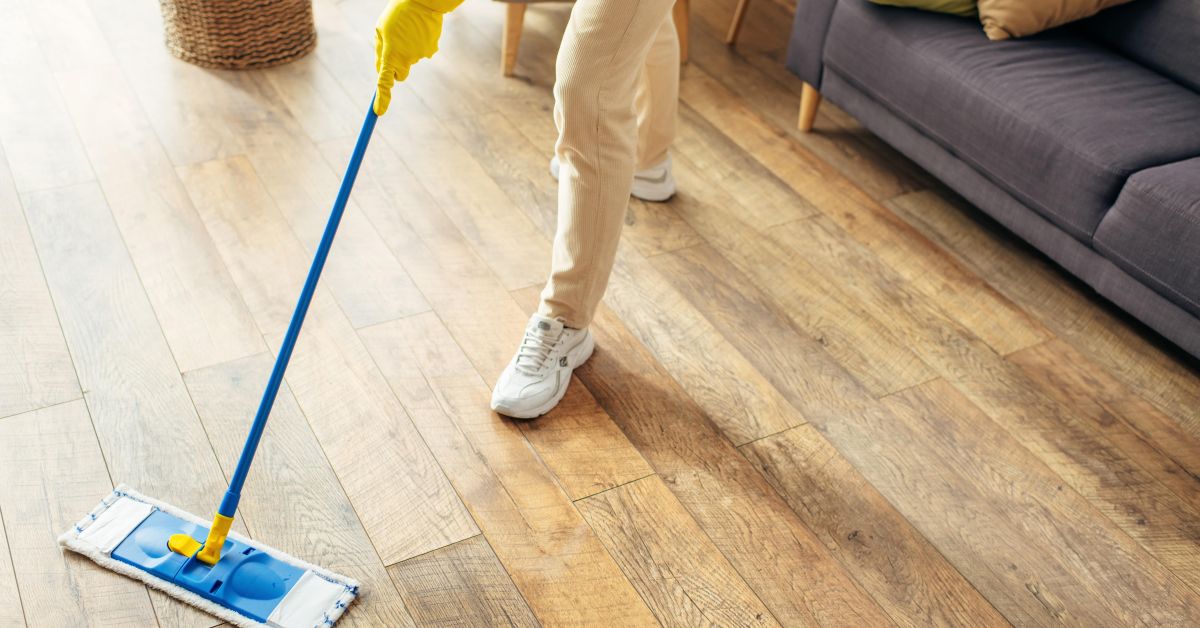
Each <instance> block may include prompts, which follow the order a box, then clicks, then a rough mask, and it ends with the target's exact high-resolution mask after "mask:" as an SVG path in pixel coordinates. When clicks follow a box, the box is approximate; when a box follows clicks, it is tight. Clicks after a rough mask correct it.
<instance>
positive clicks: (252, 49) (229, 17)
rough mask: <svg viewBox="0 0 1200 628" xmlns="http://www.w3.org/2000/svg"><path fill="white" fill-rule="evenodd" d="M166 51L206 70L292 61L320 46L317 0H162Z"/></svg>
mask: <svg viewBox="0 0 1200 628" xmlns="http://www.w3.org/2000/svg"><path fill="white" fill-rule="evenodd" d="M159 4H160V5H161V6H162V14H163V28H164V31H165V35H166V43H167V49H168V50H170V51H171V54H173V55H175V56H176V57H179V58H180V59H183V60H184V61H187V62H188V63H194V64H196V65H199V66H202V67H206V68H224V69H230V70H249V69H252V68H265V67H270V66H273V65H279V64H281V63H287V62H289V61H293V60H295V59H298V58H300V57H303V56H304V55H306V54H308V53H309V51H311V50H312V49H313V48H314V47H315V46H316V45H317V29H316V27H315V25H314V24H313V12H312V0H159Z"/></svg>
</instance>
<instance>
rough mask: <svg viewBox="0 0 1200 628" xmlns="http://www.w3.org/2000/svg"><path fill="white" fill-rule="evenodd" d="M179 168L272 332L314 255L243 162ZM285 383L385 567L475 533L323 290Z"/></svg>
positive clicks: (274, 341)
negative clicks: (259, 196) (263, 199)
mask: <svg viewBox="0 0 1200 628" xmlns="http://www.w3.org/2000/svg"><path fill="white" fill-rule="evenodd" d="M181 173H182V176H183V180H184V184H185V186H186V187H187V188H188V192H189V194H190V195H191V196H192V200H193V202H194V203H195V204H196V208H197V210H198V211H199V212H200V215H201V218H202V219H203V220H204V222H205V225H206V227H207V228H208V231H209V233H210V234H212V236H213V239H214V241H215V242H216V245H217V249H218V250H219V251H220V253H221V256H222V258H223V259H224V260H225V263H226V264H227V265H228V266H229V268H230V272H231V273H232V275H233V279H234V281H235V282H236V283H237V284H238V287H239V288H240V289H241V291H242V293H243V294H244V295H247V304H248V305H249V306H250V310H251V312H252V313H253V314H254V315H255V316H256V318H258V317H261V318H260V320H262V321H263V322H261V323H260V328H264V329H273V328H274V327H273V325H272V323H273V322H278V321H281V320H282V318H283V317H284V316H285V315H286V316H290V312H291V310H292V308H293V307H294V306H295V299H296V295H297V294H299V286H300V284H301V282H302V278H303V273H304V272H305V269H306V268H307V267H308V264H309V259H308V255H307V253H306V252H305V251H304V250H303V249H302V247H301V246H300V244H299V242H297V241H296V240H295V238H294V237H292V235H291V232H290V231H289V230H288V228H287V223H286V221H285V220H283V217H282V216H280V215H279V213H278V211H276V210H275V208H274V206H273V205H271V204H270V203H263V204H258V203H255V200H256V197H255V195H254V194H252V193H251V192H252V190H253V189H255V188H254V186H255V185H256V180H255V179H254V177H253V172H252V171H251V170H250V169H249V164H247V163H246V162H245V160H242V159H232V160H224V161H212V162H206V163H204V164H200V165H197V166H193V167H189V168H183V169H181ZM259 189H261V188H259ZM284 287H287V288H291V290H284V289H283V288H284ZM293 290H294V291H293ZM285 312H286V313H287V314H284V313H285ZM276 317H278V318H276ZM282 335H283V334H282V332H275V331H272V332H270V333H269V334H268V336H267V339H268V344H269V345H270V346H272V347H277V346H278V343H279V341H280V340H281V339H282ZM287 382H288V384H289V385H290V386H291V389H292V392H293V394H294V395H295V397H296V400H297V401H298V402H299V404H300V407H301V408H302V409H303V410H304V412H305V414H306V415H307V417H308V419H309V422H310V424H311V426H312V429H313V432H314V433H315V434H316V436H317V438H318V439H319V440H320V442H321V444H322V446H323V447H324V450H325V453H326V455H327V456H328V458H329V461H330V464H331V465H332V466H333V468H334V470H335V471H337V473H338V475H339V477H341V478H342V484H343V486H344V487H345V489H346V492H347V494H348V495H349V497H350V500H351V502H352V503H353V504H354V505H355V508H356V509H357V510H358V515H359V517H360V518H361V519H362V521H363V525H364V527H365V528H366V530H367V533H368V534H369V535H370V536H371V539H372V541H373V542H374V543H375V546H376V548H377V550H378V551H379V555H380V558H381V559H382V560H383V561H384V564H391V563H393V562H396V561H399V560H403V559H405V558H409V557H411V556H415V555H417V554H421V553H424V552H427V551H430V550H432V549H436V548H438V547H442V546H444V545H446V544H447V543H452V542H454V541H458V540H462V539H464V538H467V537H470V536H473V535H474V534H476V533H477V532H478V530H477V529H476V528H475V525H474V523H472V522H471V519H470V517H469V515H468V514H467V512H466V510H465V509H464V508H463V506H462V503H461V502H460V501H459V499H458V497H457V496H456V495H455V494H454V491H453V490H452V488H451V486H450V484H449V482H448V481H447V480H446V477H445V474H444V473H443V472H442V471H441V469H440V468H438V466H437V464H436V462H435V461H434V460H433V457H432V456H431V455H430V453H429V451H428V449H427V448H426V446H425V444H424V443H423V442H422V441H421V438H420V435H419V434H418V433H417V432H416V430H415V429H414V428H413V426H412V423H411V422H410V421H409V419H408V417H407V415H406V414H405V412H404V409H403V408H402V407H401V406H400V404H399V403H398V402H397V400H396V398H395V397H394V396H393V395H392V393H391V392H390V391H389V390H388V387H387V383H386V382H385V381H384V380H383V378H382V376H381V375H380V374H379V372H378V370H377V369H376V368H375V365H374V363H373V362H372V360H371V357H370V355H369V354H368V353H367V351H366V349H365V348H364V347H363V346H362V343H361V342H360V341H359V339H358V337H357V335H355V333H354V329H353V328H352V327H351V325H350V323H349V321H348V320H347V319H346V317H345V316H344V315H343V314H342V312H341V310H340V309H338V306H337V304H335V303H334V302H333V299H332V298H330V297H329V295H328V294H327V293H325V292H324V291H323V290H318V293H317V295H316V296H315V298H314V300H313V304H312V308H311V310H310V312H309V314H308V318H307V319H306V322H305V328H304V333H303V334H301V336H300V340H299V342H298V343H297V346H296V351H295V354H294V355H293V358H292V361H291V364H290V366H289V368H288V372H287ZM365 459H370V460H371V461H372V462H373V464H372V465H371V466H370V467H369V468H363V467H361V466H360V463H361V461H362V460H365ZM351 469H354V471H351ZM418 522H425V524H424V525H422V524H420V523H418Z"/></svg>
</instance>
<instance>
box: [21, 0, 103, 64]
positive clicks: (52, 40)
mask: <svg viewBox="0 0 1200 628" xmlns="http://www.w3.org/2000/svg"><path fill="white" fill-rule="evenodd" d="M25 8H26V10H27V12H28V15H29V19H30V22H31V24H32V27H33V35H34V37H35V38H36V39H37V42H38V45H39V47H40V48H41V49H42V53H43V55H44V56H45V59H46V63H47V65H48V66H49V68H50V71H52V72H61V71H64V70H79V69H83V68H85V67H88V68H90V67H93V66H104V65H110V64H112V61H113V57H112V53H111V52H110V51H109V48H108V42H107V41H106V40H105V39H104V35H103V34H102V33H101V32H100V29H99V28H97V27H96V23H95V21H94V20H93V19H92V11H91V8H90V7H89V6H88V5H87V2H86V0H62V1H61V2H25Z"/></svg>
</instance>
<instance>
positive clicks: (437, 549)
mask: <svg viewBox="0 0 1200 628" xmlns="http://www.w3.org/2000/svg"><path fill="white" fill-rule="evenodd" d="M479 537H483V538H484V540H486V539H487V535H486V534H485V533H484V532H482V531H481V532H479V533H477V534H472V535H471V536H468V537H467V538H465V539H459V540H457V541H451V542H449V543H446V544H445V545H439V546H438V547H434V548H432V549H427V550H425V551H423V552H421V553H420V554H413V555H412V556H406V557H404V558H401V559H400V560H394V561H392V562H390V563H384V562H383V561H382V560H381V561H380V563H381V564H382V565H383V568H384V569H389V568H391V567H395V566H396V565H403V564H404V563H407V562H408V561H410V560H418V559H420V558H423V557H425V556H429V555H430V554H434V553H436V552H440V551H441V550H444V549H446V548H447V547H454V546H455V545H458V544H459V543H466V542H467V541H470V540H472V539H477V538H479Z"/></svg>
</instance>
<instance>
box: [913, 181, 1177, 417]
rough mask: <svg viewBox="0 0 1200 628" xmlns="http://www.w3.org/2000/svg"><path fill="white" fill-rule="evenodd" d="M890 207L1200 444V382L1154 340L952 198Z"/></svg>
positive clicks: (928, 197) (929, 196) (925, 197)
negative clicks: (1179, 424) (1175, 423)
mask: <svg viewBox="0 0 1200 628" xmlns="http://www.w3.org/2000/svg"><path fill="white" fill-rule="evenodd" d="M889 206H890V207H891V208H892V209H894V210H895V211H896V212H897V213H898V214H899V215H900V216H902V217H903V218H904V219H905V220H907V221H908V222H909V223H911V224H913V225H914V226H916V227H917V228H918V229H919V230H921V231H922V232H923V233H925V234H926V236H927V237H929V238H931V239H932V240H933V241H934V242H935V243H936V244H938V245H940V246H942V247H943V248H945V249H947V250H949V251H952V252H953V253H954V254H955V255H956V256H957V257H958V258H959V259H960V260H962V262H963V263H964V264H966V265H967V266H968V267H969V268H971V269H972V270H973V271H974V272H975V273H977V274H978V275H979V276H980V277H984V278H985V279H986V280H987V281H988V283H990V284H992V285H993V286H995V287H996V289H997V290H999V291H1000V292H1002V293H1003V294H1004V295H1005V296H1007V297H1008V298H1010V299H1012V301H1013V302H1015V303H1017V304H1018V305H1019V306H1020V307H1022V308H1024V309H1026V310H1027V311H1028V312H1030V313H1031V314H1033V315H1034V316H1036V317H1037V318H1038V319H1040V321H1041V323H1042V324H1043V325H1045V326H1046V327H1048V328H1050V330H1051V331H1053V332H1054V334H1055V335H1056V336H1058V337H1059V338H1062V339H1063V340H1065V341H1066V342H1067V343H1069V344H1070V345H1072V346H1073V347H1075V348H1076V349H1078V350H1079V351H1080V352H1081V353H1083V354H1084V355H1085V356H1087V357H1088V359H1090V360H1092V361H1094V362H1095V363H1096V364H1098V365H1100V366H1102V367H1103V368H1104V369H1105V370H1107V371H1108V372H1109V373H1110V374H1111V375H1112V376H1113V377H1115V378H1116V379H1117V380H1119V381H1121V382H1123V383H1125V384H1126V385H1128V386H1129V387H1131V388H1132V389H1133V390H1134V391H1136V392H1137V393H1138V394H1139V395H1141V396H1143V397H1145V398H1146V399H1148V400H1149V401H1151V402H1152V403H1154V404H1155V405H1156V406H1158V407H1159V408H1160V409H1161V410H1163V411H1164V412H1166V413H1167V415H1168V416H1170V417H1172V418H1173V419H1175V420H1176V421H1179V422H1180V423H1181V424H1182V425H1183V426H1184V428H1185V429H1187V431H1188V433H1190V434H1192V435H1193V436H1200V377H1198V376H1197V371H1196V369H1195V368H1194V367H1191V366H1189V365H1188V364H1187V361H1186V360H1181V359H1180V358H1179V357H1177V354H1175V352H1174V351H1172V350H1171V349H1170V348H1168V347H1167V344H1166V343H1165V342H1163V341H1162V340H1161V339H1158V338H1156V337H1154V335H1153V333H1152V332H1149V331H1147V330H1146V329H1145V328H1144V327H1141V326H1140V325H1138V324H1137V323H1134V322H1132V321H1131V319H1130V318H1128V317H1126V316H1124V315H1123V314H1119V313H1117V312H1116V311H1115V309H1114V308H1113V307H1112V306H1111V305H1109V304H1108V303H1107V302H1105V301H1104V300H1103V299H1101V298H1099V297H1096V296H1094V295H1093V294H1092V293H1091V290H1090V289H1089V288H1084V287H1083V286H1082V285H1081V284H1080V283H1079V282H1078V281H1077V280H1074V279H1072V278H1070V277H1069V276H1068V275H1067V274H1066V273H1065V272H1063V271H1062V270H1060V269H1059V268H1058V267H1056V266H1054V265H1053V264H1052V263H1050V262H1049V261H1048V260H1046V258H1044V257H1043V256H1042V255H1041V254H1039V253H1037V252H1036V251H1033V250H1032V249H1031V248H1030V247H1029V246H1027V245H1025V244H1023V243H1020V242H1019V241H1018V240H1017V239H1016V238H1015V237H1013V236H1011V235H1010V234H1008V233H1007V232H1005V231H1004V230H1003V229H1002V228H1001V227H999V226H997V225H996V224H995V223H993V222H991V221H990V219H987V218H983V217H982V216H980V215H979V213H978V210H975V209H973V208H971V207H970V205H968V204H967V203H966V202H965V201H962V200H961V199H959V198H957V197H954V196H953V195H952V194H950V193H949V192H945V193H935V192H920V193H915V194H911V195H906V196H903V197H900V198H897V199H894V200H893V201H892V202H891V203H889ZM980 221H983V223H984V224H985V225H987V226H986V227H981V226H980ZM1164 348H1166V349H1167V350H1166V351H1164Z"/></svg>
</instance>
